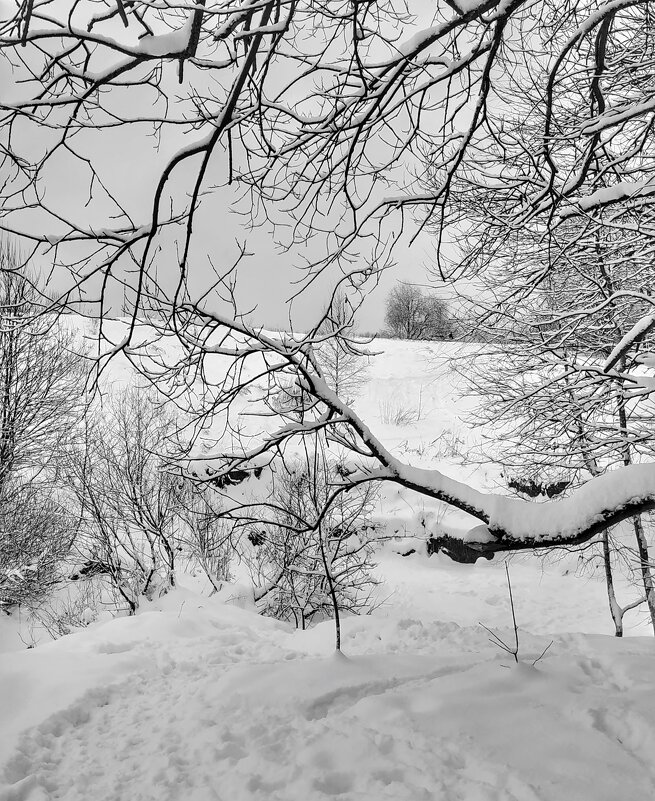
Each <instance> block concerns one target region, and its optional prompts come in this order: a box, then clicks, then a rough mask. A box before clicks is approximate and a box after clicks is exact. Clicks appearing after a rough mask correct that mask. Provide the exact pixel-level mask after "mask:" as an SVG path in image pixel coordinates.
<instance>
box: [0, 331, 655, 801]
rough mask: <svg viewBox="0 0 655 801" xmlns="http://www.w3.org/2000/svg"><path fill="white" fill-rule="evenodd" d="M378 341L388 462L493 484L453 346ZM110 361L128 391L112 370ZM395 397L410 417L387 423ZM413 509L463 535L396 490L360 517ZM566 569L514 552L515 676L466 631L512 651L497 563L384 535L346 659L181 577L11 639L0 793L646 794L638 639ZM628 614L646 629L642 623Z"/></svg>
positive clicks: (137, 796) (502, 799)
mask: <svg viewBox="0 0 655 801" xmlns="http://www.w3.org/2000/svg"><path fill="white" fill-rule="evenodd" d="M115 327H116V337H117V338H119V337H120V324H119V323H116V324H115ZM375 349H376V350H382V351H383V353H381V355H379V356H377V357H375V358H374V359H371V362H370V364H369V365H368V366H367V368H366V370H367V380H366V384H365V385H364V387H363V388H362V391H361V393H360V395H359V396H358V398H357V401H356V405H357V409H358V411H359V412H360V413H361V414H362V416H363V417H364V418H365V419H366V421H367V422H368V423H369V424H370V425H371V427H372V428H373V429H374V430H375V431H376V433H378V434H379V435H380V436H381V438H382V439H383V440H384V441H385V443H386V444H387V445H388V446H389V447H391V448H393V450H394V451H395V452H396V453H397V454H398V455H401V456H403V458H405V459H407V461H412V462H413V463H414V464H417V465H420V466H425V467H430V466H439V467H440V468H443V469H444V470H446V471H447V472H449V474H450V475H452V476H453V477H456V478H461V479H465V480H469V481H471V482H472V483H473V484H474V485H475V486H476V487H479V488H481V489H484V488H491V487H493V486H494V485H495V483H496V482H497V480H498V474H497V471H495V470H494V468H493V467H492V466H487V465H479V464H477V463H475V461H474V460H472V459H470V456H469V454H470V450H471V448H473V447H474V445H475V444H476V443H477V442H478V441H479V436H480V432H476V431H469V430H468V429H466V427H465V426H464V425H463V424H462V421H461V417H462V414H463V412H464V411H465V410H466V408H467V406H468V405H469V404H471V403H472V401H470V400H462V399H461V398H460V397H458V391H459V387H460V382H459V379H458V377H457V375H456V374H455V373H454V372H452V371H451V370H450V369H449V368H448V366H447V360H448V358H449V357H450V356H451V355H454V354H455V353H457V352H459V353H460V356H461V358H464V359H465V358H466V351H465V350H464V351H463V352H462V350H461V349H460V346H458V345H457V344H456V343H443V344H434V345H427V344H426V345H421V346H419V347H418V348H416V347H415V346H414V345H410V344H409V343H405V342H378V343H376V346H375ZM458 349H459V351H458ZM111 371H112V372H110V373H109V374H108V376H107V377H106V380H107V381H108V382H109V383H111V382H119V383H125V382H129V381H130V380H132V379H131V373H130V368H129V366H128V365H127V364H126V363H124V362H122V361H121V360H120V359H119V360H117V361H116V362H115V363H114V365H112V367H111ZM400 407H404V408H405V409H409V410H410V411H411V410H414V413H413V414H412V415H410V419H405V420H404V421H402V423H400V424H398V423H395V422H393V420H391V419H390V414H391V413H392V412H393V410H394V409H395V408H400ZM426 514H427V516H428V520H429V521H432V523H434V524H438V525H440V526H446V527H448V526H451V527H454V528H457V527H459V526H463V525H465V524H466V521H463V520H462V518H461V516H458V515H457V514H454V513H450V512H445V511H444V510H443V509H442V508H441V507H439V505H436V504H435V505H430V504H427V505H426V504H425V503H424V502H423V501H422V500H421V499H419V498H418V496H416V495H414V494H413V493H408V492H405V491H398V490H397V488H391V489H388V490H385V492H384V493H383V495H382V499H381V504H380V509H379V515H380V516H382V517H383V518H385V519H388V520H395V521H396V522H397V523H398V525H399V526H400V527H402V526H406V527H407V528H408V530H412V529H413V528H415V525H416V521H417V519H418V518H420V517H421V515H423V516H424V517H425V515H426ZM576 566H577V565H576V557H575V556H570V557H567V558H566V559H564V560H562V561H559V562H552V561H542V560H538V559H535V558H533V557H529V556H521V558H514V559H512V561H511V575H512V585H513V590H514V600H515V603H516V612H517V619H518V623H519V627H520V651H519V653H520V656H521V660H522V661H521V664H519V665H515V664H514V662H513V659H512V657H510V656H508V655H507V654H505V653H503V652H502V651H501V650H500V649H498V648H497V647H495V646H493V645H492V644H491V643H490V642H489V635H488V633H487V631H486V630H485V629H484V628H483V627H482V626H481V625H480V623H482V624H484V625H485V626H488V627H490V628H491V629H493V631H494V632H496V633H497V634H498V635H499V636H500V637H501V638H502V639H504V640H505V641H506V642H512V637H513V631H512V630H511V627H510V624H511V617H510V611H509V605H508V598H507V589H506V578H505V571H504V568H503V563H502V562H501V561H499V560H497V561H496V560H495V561H493V562H486V561H483V560H481V561H480V562H478V563H477V564H476V565H458V564H455V563H453V562H451V561H450V560H448V559H446V558H442V557H432V558H430V559H428V558H427V557H426V556H424V555H422V554H419V553H416V554H414V555H412V556H410V557H407V558H404V557H402V556H399V555H398V554H396V553H394V552H393V548H392V547H390V546H389V545H387V546H384V547H383V548H382V549H381V551H380V554H379V567H378V569H377V578H378V579H379V581H380V585H379V587H378V590H377V597H378V602H379V605H378V608H377V609H376V610H375V611H374V612H373V613H372V614H371V615H367V616H362V617H350V618H347V619H346V620H345V621H344V623H343V629H344V630H343V651H344V656H337V655H335V653H334V650H333V641H334V634H333V627H332V624H331V623H330V622H325V623H321V624H319V625H317V626H316V627H314V628H312V629H310V630H309V631H306V632H301V631H296V630H294V629H292V628H291V627H289V626H287V625H286V624H282V623H279V622H277V621H275V620H270V619H266V618H263V617H260V616H258V615H256V614H255V613H254V612H253V611H250V610H248V609H242V608H239V607H238V606H236V605H235V604H234V603H230V602H227V603H226V602H225V600H226V598H229V596H228V595H227V594H223V595H222V596H221V597H217V596H214V597H212V598H209V597H207V596H206V595H202V594H200V593H199V592H198V585H197V583H196V582H193V581H191V580H190V578H189V577H187V579H188V580H185V577H181V578H182V581H181V584H182V588H178V589H177V590H175V591H174V592H172V593H170V594H169V595H167V596H165V597H164V598H161V599H159V600H158V601H157V602H155V603H152V604H146V605H145V606H144V607H143V608H142V609H141V611H140V613H139V614H138V615H137V616H136V617H133V618H121V619H115V620H109V621H107V620H105V621H103V622H99V623H94V624H92V625H90V626H88V627H87V628H85V629H82V630H80V631H78V632H77V633H75V634H71V635H69V636H67V637H63V638H61V639H60V640H58V641H56V642H52V643H49V644H46V645H41V646H39V647H37V648H34V649H31V650H27V649H25V647H24V646H23V645H22V644H21V642H20V640H18V639H17V638H15V637H14V639H12V640H11V643H9V640H8V641H7V643H5V647H4V648H2V647H0V801H47V800H48V799H52V800H53V801H54V799H64V800H65V801H68V800H70V801H82V799H83V800H84V801H90V799H93V801H124V800H125V801H128V800H129V801H151V800H152V801H155V800H156V801H167V800H169V799H170V801H187V799H188V800H189V801H216V800H219V801H251V800H252V801H260V800H261V801H264V799H266V800H268V799H272V801H315V800H316V801H321V799H328V798H339V799H343V800H344V801H369V799H370V801H378V799H380V800H383V799H390V800H393V801H417V800H418V801H420V800H421V799H426V801H442V799H443V801H597V800H599V801H605V800H607V801H617V799H621V801H645V799H650V798H654V797H655V764H654V762H653V754H654V753H655V692H654V690H655V670H653V665H654V664H655V661H654V660H655V641H654V640H653V639H652V638H651V637H646V636H640V637H629V636H628V637H626V638H625V639H623V640H617V639H615V638H613V637H611V636H608V635H609V634H610V632H611V631H612V627H611V620H610V617H609V613H608V611H607V601H606V597H605V591H604V586H603V582H602V580H601V577H600V576H596V575H595V574H593V572H592V573H585V574H579V573H578V572H577V571H576ZM628 589H629V588H628V587H627V586H621V585H620V584H619V587H618V592H620V593H627V592H628ZM625 622H626V634H644V635H645V634H648V627H647V621H646V619H645V617H644V615H643V613H642V612H639V611H633V612H630V613H629V614H628V615H626V621H625ZM0 623H1V624H2V628H1V629H0V637H2V636H3V629H8V628H9V627H10V623H11V619H8V618H5V619H4V620H2V621H0ZM551 641H552V645H551V646H550V648H549V649H548V650H547V652H546V654H545V655H544V657H543V659H541V660H540V661H539V662H538V663H537V664H536V666H533V665H532V663H533V661H534V660H535V659H537V657H539V655H540V654H541V653H542V652H543V651H544V649H545V648H546V647H547V646H548V645H549V644H550V643H551ZM11 648H13V650H11ZM3 650H4V651H6V652H5V653H2V651H3Z"/></svg>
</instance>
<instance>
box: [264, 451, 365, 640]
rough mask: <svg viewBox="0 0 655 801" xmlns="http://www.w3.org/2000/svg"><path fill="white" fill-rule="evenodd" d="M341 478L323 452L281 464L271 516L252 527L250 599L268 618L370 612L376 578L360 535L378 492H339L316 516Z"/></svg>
mask: <svg viewBox="0 0 655 801" xmlns="http://www.w3.org/2000/svg"><path fill="white" fill-rule="evenodd" d="M339 479H340V473H339V464H338V462H337V461H336V460H333V461H330V460H328V459H327V457H320V456H319V457H318V458H317V459H316V460H314V459H311V458H309V459H304V460H303V459H298V460H295V461H293V462H291V463H289V464H284V465H283V466H282V469H281V470H280V471H279V473H278V476H277V479H276V487H275V491H274V497H273V498H272V499H271V508H273V509H274V516H275V520H274V521H268V522H265V523H263V524H262V525H261V526H258V527H257V528H256V529H254V528H253V529H252V530H251V531H250V532H249V535H248V538H249V540H250V543H251V544H252V546H253V549H254V554H255V556H254V559H253V562H252V573H253V579H254V583H255V600H256V602H257V603H258V606H259V608H260V610H261V611H262V612H263V613H264V614H267V615H270V616H272V617H276V618H278V619H281V620H288V621H291V622H293V623H294V624H295V625H296V626H297V627H299V628H303V629H304V628H306V627H307V626H308V625H309V624H311V623H313V622H317V621H320V620H324V619H326V618H331V617H335V616H337V615H338V610H345V611H348V612H351V613H355V614H357V613H360V612H363V611H369V610H370V608H371V599H372V592H373V589H374V587H375V584H376V582H375V580H374V579H373V578H372V576H371V569H372V567H373V563H372V554H373V547H372V545H371V543H370V542H369V540H368V539H367V538H366V536H364V533H363V532H364V529H365V525H366V522H367V519H368V514H369V512H370V510H371V508H372V505H373V501H374V497H375V489H374V488H373V487H372V486H371V485H366V486H364V487H362V488H357V489H352V490H350V491H349V492H348V493H342V494H341V495H339V496H338V497H337V498H336V499H335V501H334V502H333V503H332V504H330V505H329V508H328V511H327V513H325V514H324V515H323V516H322V515H321V513H322V511H323V509H324V507H325V506H326V504H327V503H328V500H329V498H330V496H331V495H332V493H333V490H334V486H335V484H336V483H337V482H338V481H339Z"/></svg>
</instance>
